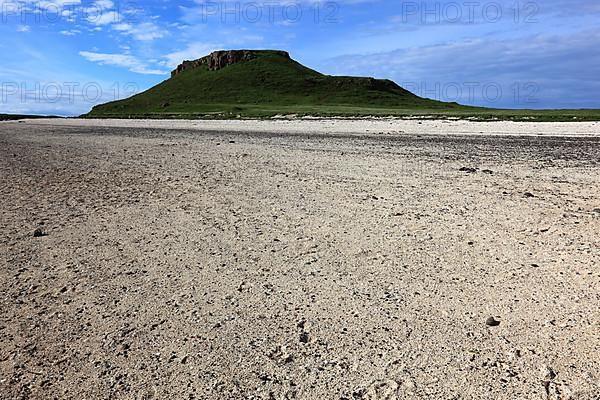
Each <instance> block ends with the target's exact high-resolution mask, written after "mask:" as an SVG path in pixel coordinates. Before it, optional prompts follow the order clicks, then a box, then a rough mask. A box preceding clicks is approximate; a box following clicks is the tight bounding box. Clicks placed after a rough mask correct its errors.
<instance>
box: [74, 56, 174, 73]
mask: <svg viewBox="0 0 600 400" xmlns="http://www.w3.org/2000/svg"><path fill="white" fill-rule="evenodd" d="M79 55H81V56H82V57H84V58H85V59H86V60H88V61H91V62H95V63H98V64H100V65H112V66H115V67H122V68H127V69H128V70H130V71H131V72H135V73H138V74H149V75H165V74H167V72H165V71H162V70H158V69H151V68H148V66H147V65H145V64H144V63H143V62H142V61H140V60H139V59H137V58H136V57H134V56H132V55H130V54H107V53H93V52H89V51H80V52H79Z"/></svg>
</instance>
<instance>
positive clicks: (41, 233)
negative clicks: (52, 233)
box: [33, 228, 46, 238]
mask: <svg viewBox="0 0 600 400" xmlns="http://www.w3.org/2000/svg"><path fill="white" fill-rule="evenodd" d="M42 236H46V234H45V233H44V231H43V230H42V228H37V229H36V230H35V231H33V237H36V238H39V237H42Z"/></svg>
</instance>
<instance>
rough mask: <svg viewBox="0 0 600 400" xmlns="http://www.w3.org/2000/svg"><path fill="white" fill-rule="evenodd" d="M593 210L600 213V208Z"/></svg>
mask: <svg viewBox="0 0 600 400" xmlns="http://www.w3.org/2000/svg"><path fill="white" fill-rule="evenodd" d="M592 211H593V212H595V213H598V214H600V208H594V209H593V210H592Z"/></svg>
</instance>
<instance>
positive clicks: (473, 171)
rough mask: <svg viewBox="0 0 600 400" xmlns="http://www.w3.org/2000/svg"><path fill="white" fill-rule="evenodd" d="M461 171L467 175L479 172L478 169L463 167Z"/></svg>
mask: <svg viewBox="0 0 600 400" xmlns="http://www.w3.org/2000/svg"><path fill="white" fill-rule="evenodd" d="M459 171H460V172H466V173H467V174H474V173H475V172H477V168H471V167H462V168H461V169H459Z"/></svg>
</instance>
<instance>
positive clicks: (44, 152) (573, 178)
mask: <svg viewBox="0 0 600 400" xmlns="http://www.w3.org/2000/svg"><path fill="white" fill-rule="evenodd" d="M0 195H1V198H2V200H3V204H2V206H1V208H0V210H1V211H0V228H1V229H0V232H1V235H0V253H1V254H2V257H0V286H1V289H2V297H1V300H0V308H1V310H2V313H1V314H0V398H2V399H54V398H57V399H108V398H111V399H340V400H342V399H346V400H355V399H370V400H373V399H381V400H384V399H385V400H391V399H486V400H487V399H504V400H515V399H540V400H542V399H543V400H548V399H551V400H559V399H560V400H563V399H574V400H598V399H599V398H600V123H595V122H589V123H587V122H586V123H584V122H573V123H515V122H469V121H417V120H389V119H380V120H369V121H364V120H351V121H348V120H289V121H287V120H284V121H181V120H179V121H177V120H174V121H164V120H162V121H157V120H145V121H138V120H78V119H60V120H49V119H48V120H26V121H20V122H2V123H0Z"/></svg>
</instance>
